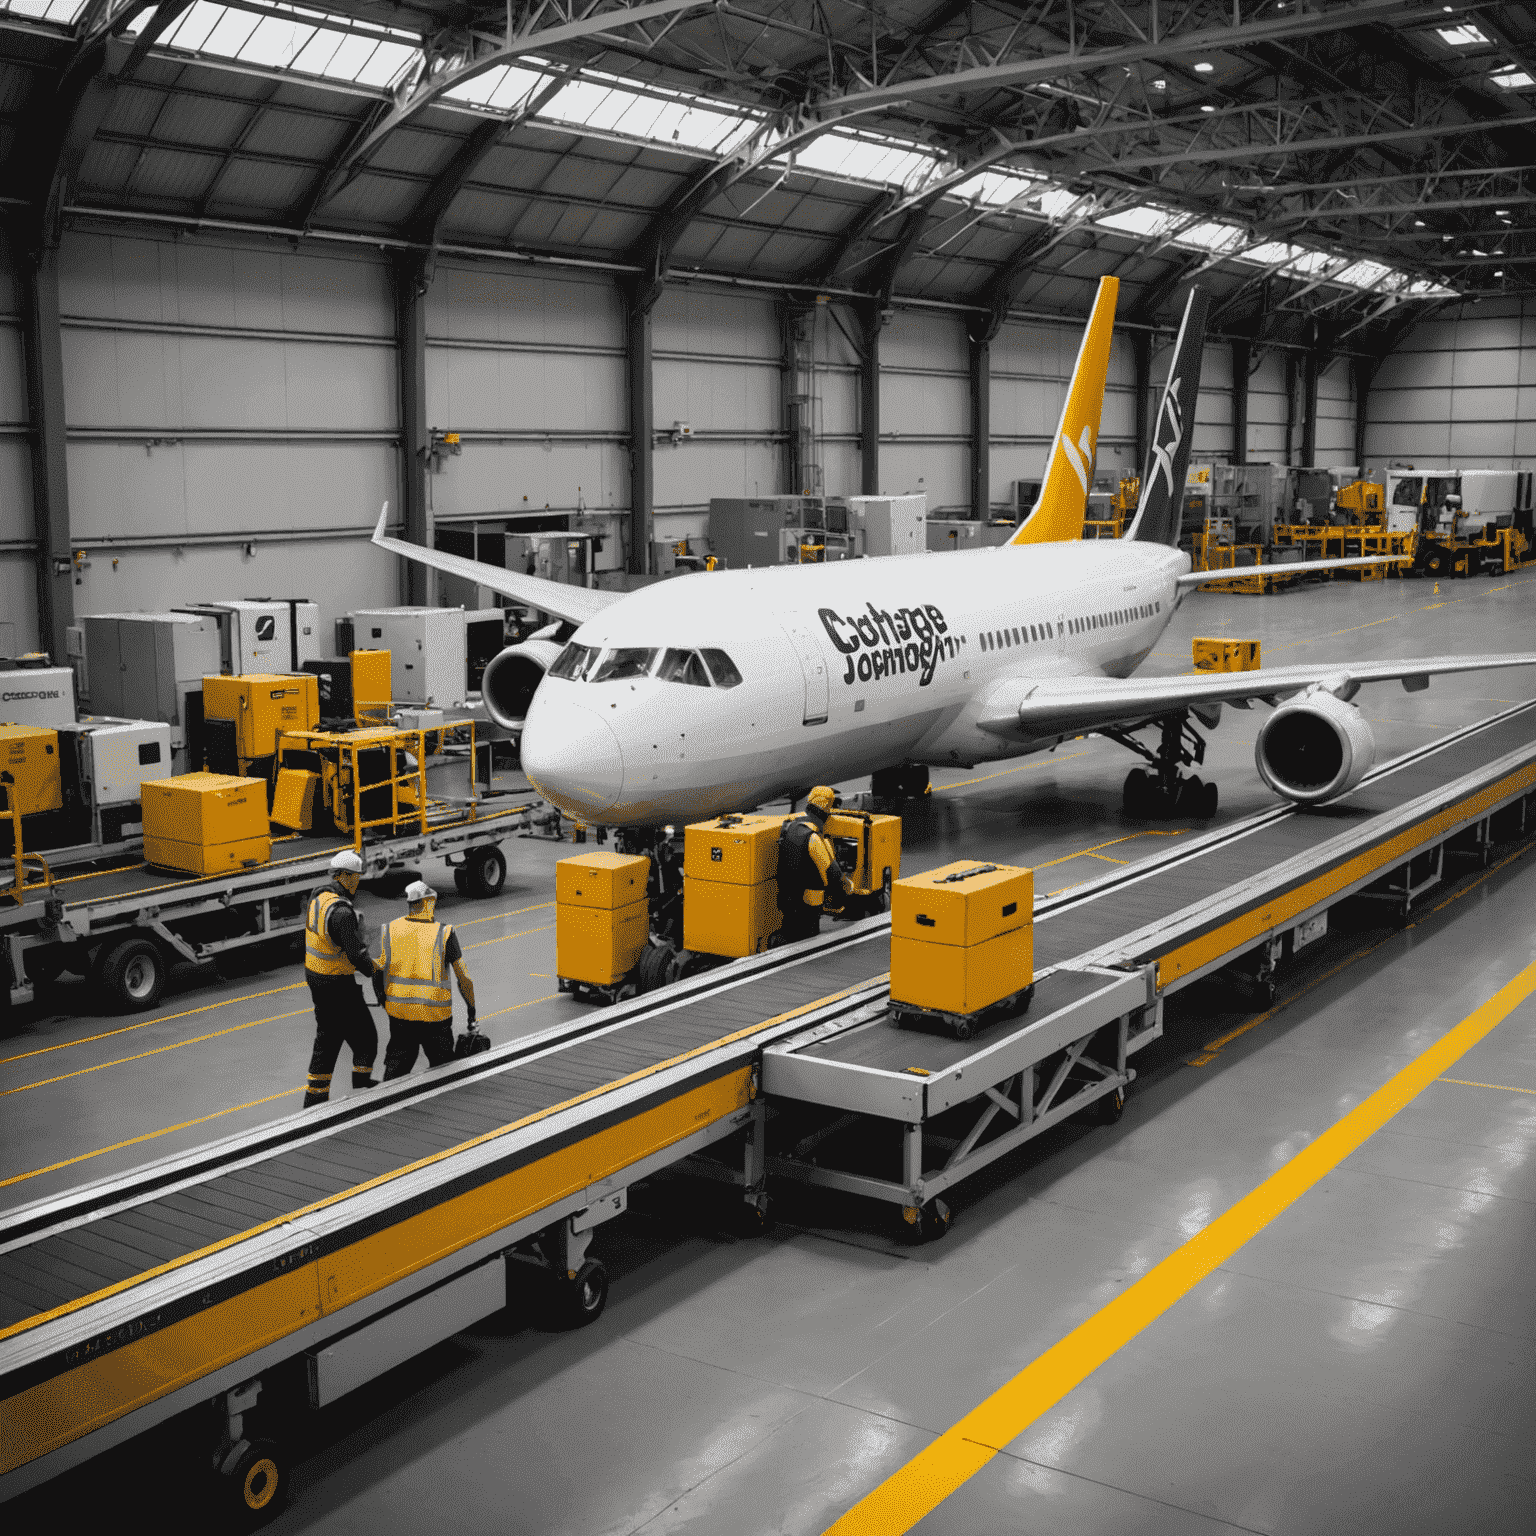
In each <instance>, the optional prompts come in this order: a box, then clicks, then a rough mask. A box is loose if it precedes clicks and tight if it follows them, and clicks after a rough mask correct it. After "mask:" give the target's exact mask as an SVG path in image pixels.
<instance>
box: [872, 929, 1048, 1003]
mask: <svg viewBox="0 0 1536 1536" xmlns="http://www.w3.org/2000/svg"><path fill="white" fill-rule="evenodd" d="M1034 940H1035V931H1034V928H1033V927H1027V928H1015V929H1014V930H1013V931H1012V932H1010V933H999V934H996V935H994V936H993V937H992V938H990V939H987V940H985V941H984V942H982V943H980V944H972V945H970V946H969V947H968V948H964V949H962V948H960V947H959V946H958V945H955V944H935V943H931V942H929V941H928V940H925V939H909V938H907V937H905V936H904V935H902V936H897V935H895V934H893V935H892V936H891V1001H892V1002H893V1003H906V1004H909V1005H910V1006H911V1007H913V1008H929V1009H932V1010H934V1011H935V1012H937V1013H960V1014H973V1013H980V1012H981V1011H982V1009H983V1008H990V1007H991V1006H992V1004H993V1003H998V1002H1001V1001H1002V1000H1003V999H1004V998H1005V997H1009V996H1011V995H1012V994H1013V993H1015V992H1021V991H1023V989H1024V988H1025V987H1027V986H1029V985H1030V984H1031V983H1032V982H1033V981H1034V979H1035V971H1034V964H1035V942H1034Z"/></svg>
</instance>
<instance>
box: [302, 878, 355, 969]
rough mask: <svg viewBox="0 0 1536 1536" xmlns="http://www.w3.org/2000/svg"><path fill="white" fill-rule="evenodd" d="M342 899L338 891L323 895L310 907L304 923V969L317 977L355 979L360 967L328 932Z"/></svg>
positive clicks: (323, 893) (317, 897) (321, 893)
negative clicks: (333, 915)
mask: <svg viewBox="0 0 1536 1536" xmlns="http://www.w3.org/2000/svg"><path fill="white" fill-rule="evenodd" d="M340 900H341V897H340V896H338V895H337V894H336V892H335V891H321V892H320V894H319V895H318V896H316V897H315V899H314V900H313V901H311V902H310V904H309V915H308V916H307V917H306V918H305V919H304V969H305V970H306V971H309V972H310V973H311V974H312V975H315V976H351V975H353V974H354V973H355V970H356V967H354V966H353V964H352V962H351V961H350V960H349V959H347V956H346V952H345V951H344V950H343V949H342V947H341V945H340V944H338V943H337V942H336V941H335V940H334V939H333V938H332V937H331V935H330V933H329V932H328V930H327V929H326V921H327V919H328V918H329V917H330V915H331V908H332V907H333V906H335V905H336V903H337V902H338V901H340Z"/></svg>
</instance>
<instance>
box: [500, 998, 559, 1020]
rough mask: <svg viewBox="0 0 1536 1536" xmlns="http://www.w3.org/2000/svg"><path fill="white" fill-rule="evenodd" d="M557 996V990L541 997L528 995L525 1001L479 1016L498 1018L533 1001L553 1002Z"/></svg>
mask: <svg viewBox="0 0 1536 1536" xmlns="http://www.w3.org/2000/svg"><path fill="white" fill-rule="evenodd" d="M559 996H560V994H559V993H558V992H549V993H546V994H545V996H543V997H530V998H529V999H528V1001H527V1002H526V1003H513V1004H511V1005H510V1006H509V1007H506V1008H498V1009H497V1010H496V1012H495V1013H482V1014H481V1015H480V1017H481V1018H482V1019H499V1018H500V1017H501V1016H502V1014H504V1013H516V1012H517V1010H518V1009H519V1008H532V1007H533V1005H534V1004H535V1003H549V1002H553V1001H554V1000H555V998H557V997H559Z"/></svg>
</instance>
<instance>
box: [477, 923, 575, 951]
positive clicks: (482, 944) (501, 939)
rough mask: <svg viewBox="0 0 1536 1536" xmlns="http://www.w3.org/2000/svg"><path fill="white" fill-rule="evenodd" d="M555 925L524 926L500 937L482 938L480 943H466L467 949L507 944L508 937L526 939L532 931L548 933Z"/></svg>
mask: <svg viewBox="0 0 1536 1536" xmlns="http://www.w3.org/2000/svg"><path fill="white" fill-rule="evenodd" d="M554 926H555V925H554V924H553V923H545V924H544V926H543V927H542V928H522V929H519V930H518V932H516V933H504V934H502V935H501V936H500V937H499V938H495V939H481V940H480V942H479V943H478V944H466V945H465V946H464V948H465V949H489V948H490V947H491V945H492V944H505V943H506V942H507V940H508V939H526V938H527V937H528V935H529V934H530V933H548V932H549V930H550V929H551V928H553V927H554Z"/></svg>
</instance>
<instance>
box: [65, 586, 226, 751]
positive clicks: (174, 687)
mask: <svg viewBox="0 0 1536 1536" xmlns="http://www.w3.org/2000/svg"><path fill="white" fill-rule="evenodd" d="M79 627H80V629H81V631H82V634H83V637H84V642H85V658H84V660H85V671H86V675H87V677H88V679H89V681H90V693H89V695H88V697H89V699H90V706H91V712H92V713H93V714H96V715H111V716H113V717H114V718H117V719H123V720H163V721H165V722H166V724H167V725H169V726H170V727H171V751H172V754H173V756H174V758H175V760H176V763H177V766H179V767H184V766H186V765H187V763H188V762H189V761H191V760H192V759H199V760H200V759H201V740H200V732H201V727H202V691H203V679H204V678H205V677H207V676H208V675H209V674H210V673H218V672H220V671H222V670H223V667H222V664H221V661H220V649H219V626H218V622H217V620H216V619H215V618H213V617H212V616H210V615H207V614H195V613H97V614H87V615H86V616H85V617H84V618H82V619H81V620H80V626H79Z"/></svg>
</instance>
